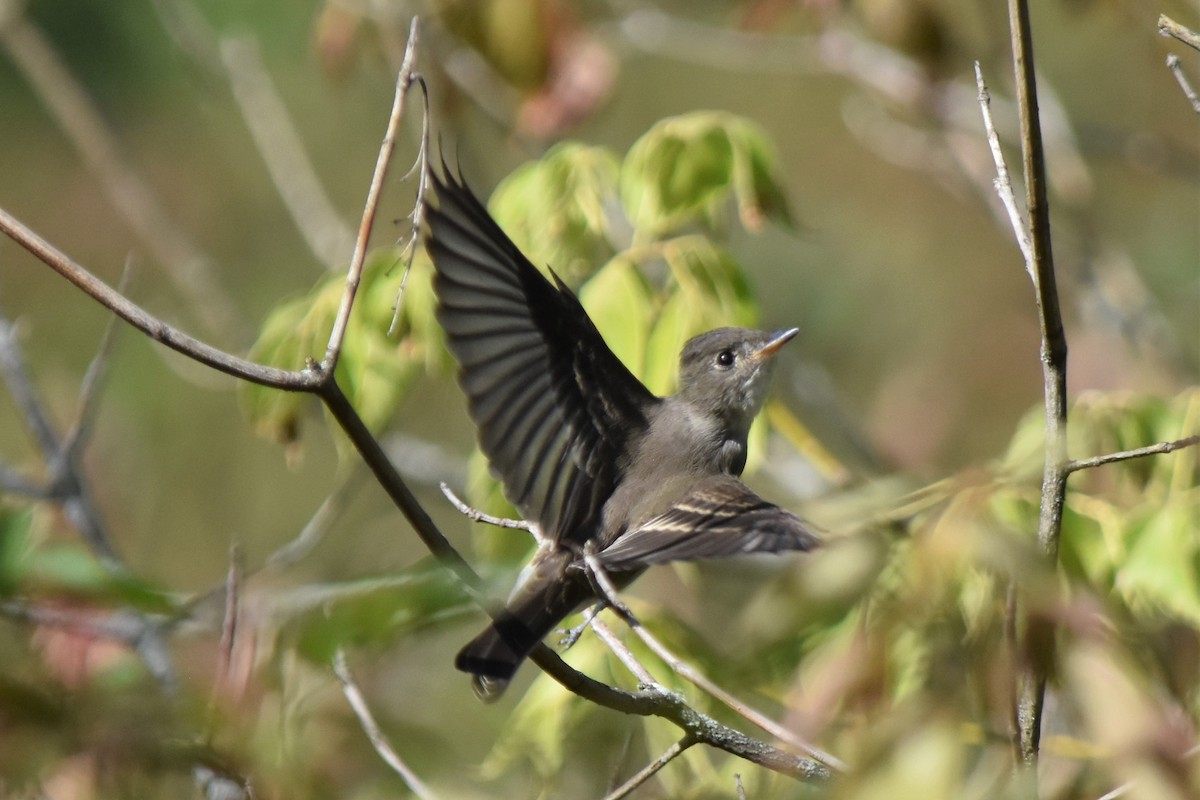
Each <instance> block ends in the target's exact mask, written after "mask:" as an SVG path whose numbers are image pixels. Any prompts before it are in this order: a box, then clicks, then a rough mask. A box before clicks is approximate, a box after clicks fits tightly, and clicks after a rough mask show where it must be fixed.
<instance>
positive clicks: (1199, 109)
mask: <svg viewBox="0 0 1200 800" xmlns="http://www.w3.org/2000/svg"><path fill="white" fill-rule="evenodd" d="M1167 69H1169V70H1171V74H1172V75H1174V76H1175V81H1176V83H1178V84H1179V88H1180V89H1182V90H1183V96H1184V97H1186V98H1187V99H1188V102H1189V103H1191V104H1192V110H1194V111H1195V112H1196V113H1197V114H1200V97H1197V96H1196V90H1195V89H1193V88H1192V84H1191V81H1189V80H1188V79H1187V76H1186V75H1184V74H1183V67H1181V66H1180V65H1179V56H1177V55H1175V54H1174V53H1171V54H1170V55H1168V56H1167Z"/></svg>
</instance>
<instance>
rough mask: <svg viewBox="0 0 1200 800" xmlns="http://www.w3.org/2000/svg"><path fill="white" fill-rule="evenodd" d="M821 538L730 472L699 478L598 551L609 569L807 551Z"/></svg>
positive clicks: (796, 518) (802, 522) (788, 512)
mask: <svg viewBox="0 0 1200 800" xmlns="http://www.w3.org/2000/svg"><path fill="white" fill-rule="evenodd" d="M819 544H820V539H819V538H818V537H817V535H816V534H815V533H813V531H812V529H811V528H810V527H809V526H808V524H807V523H805V522H804V520H802V519H800V518H799V517H797V516H796V515H795V514H793V513H791V512H790V511H785V510H784V509H782V508H780V507H779V506H777V505H774V504H773V503H768V502H767V501H766V500H763V499H762V498H761V497H759V496H758V495H757V494H755V493H754V492H752V491H750V489H749V488H747V486H746V485H745V484H744V483H742V482H741V481H739V480H738V479H737V478H734V477H732V476H729V475H722V476H717V477H712V478H708V479H707V480H705V481H703V482H701V483H700V484H698V485H697V486H696V488H695V489H694V490H692V491H691V492H690V493H689V494H688V495H687V496H686V497H684V498H683V500H681V501H680V502H678V503H676V504H675V505H674V506H673V507H672V508H671V509H670V510H668V511H667V512H665V513H663V514H661V515H659V516H657V517H655V518H653V519H651V520H650V521H649V522H647V523H645V524H644V525H641V526H639V527H637V528H635V529H633V530H630V531H627V532H626V533H624V534H623V535H621V536H620V537H619V538H617V540H616V541H614V542H613V543H612V544H611V545H609V546H608V547H607V548H605V549H604V550H601V551H600V553H599V558H600V562H601V564H603V565H604V566H605V567H608V568H609V569H616V570H622V569H633V568H636V567H644V566H648V565H650V564H661V563H663V562H666V561H695V560H699V559H704V558H721V557H724V556H734V555H740V554H744V553H774V552H779V551H783V550H811V549H813V548H814V547H816V546H818V545H819Z"/></svg>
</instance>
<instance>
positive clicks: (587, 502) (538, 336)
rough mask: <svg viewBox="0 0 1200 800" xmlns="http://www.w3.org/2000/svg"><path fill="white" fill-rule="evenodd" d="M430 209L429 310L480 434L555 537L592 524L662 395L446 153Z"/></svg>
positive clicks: (516, 491)
mask: <svg viewBox="0 0 1200 800" xmlns="http://www.w3.org/2000/svg"><path fill="white" fill-rule="evenodd" d="M442 172H443V174H442V175H437V174H433V175H432V183H433V186H434V189H435V192H436V194H437V205H436V206H434V205H431V206H429V207H428V209H427V219H428V222H429V225H428V231H429V232H428V236H427V239H426V247H427V248H428V250H429V253H430V255H431V256H432V258H433V262H434V266H435V270H436V276H435V278H434V289H435V291H436V292H437V295H438V302H439V306H438V319H439V321H440V322H441V324H442V327H443V328H444V329H445V331H446V344H447V346H448V347H449V349H450V352H451V353H453V354H454V356H455V358H456V359H457V360H458V363H459V366H460V371H459V382H460V384H461V385H462V387H463V391H464V392H465V393H466V395H467V401H468V408H469V410H470V414H471V417H472V419H473V420H474V421H475V424H476V426H477V427H478V428H479V440H480V446H481V447H482V449H483V451H484V454H485V455H487V457H488V461H489V463H490V464H491V467H492V470H493V472H494V473H495V474H496V475H497V477H499V478H500V480H501V482H502V483H503V484H504V488H505V492H506V493H507V494H508V496H509V499H510V500H512V501H513V503H514V504H515V505H516V506H517V508H518V509H519V510H520V511H521V513H522V514H523V515H524V516H525V517H526V519H529V520H531V521H534V522H536V523H538V525H539V527H540V528H541V529H542V531H543V533H544V535H546V536H547V537H549V538H552V539H562V538H571V539H575V540H582V539H586V538H588V537H589V536H590V535H592V534H593V533H594V528H595V526H596V525H597V524H598V520H599V511H600V509H601V507H602V506H603V504H604V502H605V501H606V500H607V499H608V497H609V496H610V495H611V494H612V491H613V489H614V486H615V480H616V477H615V465H616V463H617V462H618V460H619V459H620V458H621V457H622V456H623V454H624V453H625V452H626V445H627V443H628V441H629V437H630V436H633V435H635V434H637V433H638V432H640V431H642V430H644V429H645V427H646V425H647V410H648V409H649V407H650V406H651V405H653V404H655V403H657V402H659V399H658V398H657V397H655V396H654V395H653V394H651V393H650V391H649V390H647V389H646V387H645V386H643V385H642V383H641V382H640V381H639V380H638V379H637V378H635V377H634V376H633V374H632V373H630V372H629V370H628V369H626V368H625V365H624V364H622V363H621V362H620V360H619V359H617V357H616V356H615V355H614V354H613V353H612V351H611V350H610V349H609V348H608V346H607V345H606V344H605V343H604V339H603V337H601V336H600V333H599V331H597V330H596V328H595V326H594V325H593V324H592V322H591V320H590V319H589V318H588V317H587V314H586V313H585V312H584V310H583V307H582V306H581V305H580V304H579V300H578V298H576V297H575V295H574V294H573V293H572V292H571V291H570V289H568V288H567V287H566V286H565V285H564V284H563V283H562V282H561V281H560V280H559V279H558V277H557V276H554V282H551V281H550V280H548V279H547V278H546V277H545V276H543V275H542V274H541V273H540V272H539V271H538V270H537V269H536V268H535V267H534V266H533V265H532V264H531V263H530V262H529V260H528V259H526V258H525V257H524V256H523V255H522V254H521V252H520V251H519V250H518V249H517V247H516V245H514V244H513V243H512V241H511V240H510V239H509V238H508V237H507V236H506V235H505V234H504V232H503V231H502V230H501V229H500V227H499V226H498V225H497V224H496V223H495V221H494V220H492V218H491V216H490V215H489V214H488V212H487V209H485V208H484V206H483V204H482V203H481V202H480V201H479V200H478V199H476V197H475V196H474V195H473V194H472V193H471V190H470V189H469V188H468V187H467V186H466V184H465V183H463V182H462V180H461V179H459V178H455V177H454V176H453V175H452V174H451V173H450V171H449V170H448V169H447V168H446V167H445V166H444V165H443V168H442Z"/></svg>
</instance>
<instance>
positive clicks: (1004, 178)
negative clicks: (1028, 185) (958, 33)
mask: <svg viewBox="0 0 1200 800" xmlns="http://www.w3.org/2000/svg"><path fill="white" fill-rule="evenodd" d="M975 85H976V87H977V88H978V89H979V109H980V111H982V112H983V128H984V130H985V131H986V132H987V141H988V146H989V147H990V148H991V151H992V160H993V161H994V162H995V164H996V178H995V180H994V181H993V182H992V185H993V186H995V188H996V194H998V195H999V196H1000V202H1001V203H1003V204H1004V210H1005V211H1007V212H1008V219H1009V222H1010V223H1011V224H1012V229H1013V233H1014V234H1015V236H1016V239H1017V246H1018V247H1020V248H1021V255H1022V256H1024V257H1025V268H1026V269H1027V270H1029V277H1030V278H1031V279H1033V278H1034V276H1033V253H1032V252H1031V249H1030V245H1029V234H1028V226H1027V225H1026V223H1025V220H1024V218H1022V216H1021V209H1020V208H1019V207H1018V206H1017V196H1016V194H1014V193H1013V187H1012V179H1011V178H1010V177H1009V175H1008V164H1007V163H1006V162H1005V160H1004V150H1003V149H1001V147H1000V136H999V135H998V134H997V133H996V125H995V123H994V122H993V121H992V96H991V93H990V92H988V88H987V84H986V83H984V82H983V70H982V69H981V68H980V66H979V62H978V61H976V62H975Z"/></svg>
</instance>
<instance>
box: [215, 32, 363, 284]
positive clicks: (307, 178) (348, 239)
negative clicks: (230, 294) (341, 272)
mask: <svg viewBox="0 0 1200 800" xmlns="http://www.w3.org/2000/svg"><path fill="white" fill-rule="evenodd" d="M220 48H221V63H222V64H224V66H225V74H226V75H227V76H228V78H229V86H230V88H231V89H232V90H233V97H234V99H235V100H237V103H238V108H240V109H241V112H242V119H244V120H245V121H246V126H247V127H248V128H249V129H250V135H251V136H252V137H253V138H254V143H255V145H257V147H258V152H259V154H260V155H261V156H262V159H263V162H264V163H265V164H266V166H267V171H268V172H269V173H270V174H271V180H272V181H274V183H275V188H276V189H277V190H278V192H279V197H280V199H281V200H283V204H284V205H285V206H286V207H287V210H288V212H289V213H290V214H291V217H292V221H293V222H294V223H295V225H296V230H298V231H299V232H300V235H301V236H302V237H304V241H305V242H307V243H308V247H309V249H310V250H312V252H313V254H314V255H315V256H316V257H317V260H319V261H320V262H321V263H322V264H324V265H325V266H326V267H336V266H337V265H339V264H341V263H343V262H344V260H345V258H346V253H348V252H349V251H350V246H351V243H352V242H353V241H354V234H353V233H352V232H351V231H350V228H349V227H347V226H346V224H345V223H344V222H343V221H342V219H341V217H340V216H339V215H338V213H337V211H336V210H335V209H334V207H333V204H332V203H330V202H329V198H328V197H327V196H326V194H325V190H324V189H323V188H322V186H321V182H320V180H319V179H318V178H317V173H316V170H315V169H313V165H312V162H311V161H310V160H309V158H308V154H307V153H306V152H305V149H304V144H303V143H302V142H301V141H300V136H299V134H298V133H297V131H296V126H295V125H293V124H292V120H291V117H290V116H289V114H288V110H287V108H286V107H285V106H284V104H283V102H282V101H281V100H280V98H279V93H278V92H277V91H276V89H275V86H274V84H273V83H272V82H271V76H270V74H269V73H268V72H267V69H266V66H265V65H264V64H263V63H262V57H261V55H260V54H259V49H258V45H257V43H256V42H255V41H254V40H253V39H250V38H247V37H239V38H228V39H222V40H221V43H220Z"/></svg>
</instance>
